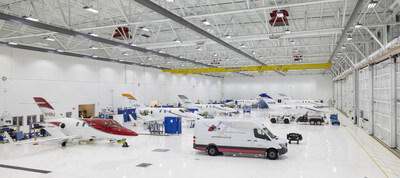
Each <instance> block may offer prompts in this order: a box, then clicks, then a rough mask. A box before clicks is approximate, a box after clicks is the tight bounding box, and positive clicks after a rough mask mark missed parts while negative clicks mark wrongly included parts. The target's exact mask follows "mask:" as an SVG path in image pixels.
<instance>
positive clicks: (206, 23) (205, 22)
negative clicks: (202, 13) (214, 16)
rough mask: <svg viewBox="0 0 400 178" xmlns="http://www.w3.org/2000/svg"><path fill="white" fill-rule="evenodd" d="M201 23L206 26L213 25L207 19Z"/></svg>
mask: <svg viewBox="0 0 400 178" xmlns="http://www.w3.org/2000/svg"><path fill="white" fill-rule="evenodd" d="M201 23H203V24H204V25H207V26H208V25H211V23H210V22H209V21H207V19H204V20H202V21H201Z"/></svg>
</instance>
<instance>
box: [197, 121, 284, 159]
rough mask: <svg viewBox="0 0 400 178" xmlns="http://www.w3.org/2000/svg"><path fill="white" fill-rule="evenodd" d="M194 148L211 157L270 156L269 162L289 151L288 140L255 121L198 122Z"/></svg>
mask: <svg viewBox="0 0 400 178" xmlns="http://www.w3.org/2000/svg"><path fill="white" fill-rule="evenodd" d="M193 148H194V149H196V150H202V151H206V152H207V153H208V154H209V155H211V156H215V155H219V154H222V153H223V152H230V153H248V154H266V155H267V158H268V159H277V158H278V157H279V155H283V154H285V153H287V151H288V149H287V142H286V141H285V140H282V139H279V138H278V137H277V136H275V135H274V134H272V133H271V132H270V131H269V130H268V128H267V127H265V126H264V125H263V124H262V123H261V122H258V121H253V120H217V119H202V120H197V121H196V123H195V131H194V136H193Z"/></svg>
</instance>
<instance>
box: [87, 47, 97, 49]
mask: <svg viewBox="0 0 400 178" xmlns="http://www.w3.org/2000/svg"><path fill="white" fill-rule="evenodd" d="M89 48H90V49H97V47H96V46H90V47H89Z"/></svg>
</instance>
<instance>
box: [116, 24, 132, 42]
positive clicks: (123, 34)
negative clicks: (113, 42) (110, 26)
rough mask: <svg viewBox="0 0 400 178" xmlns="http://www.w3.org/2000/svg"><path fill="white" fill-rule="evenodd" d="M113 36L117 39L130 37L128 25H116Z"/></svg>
mask: <svg viewBox="0 0 400 178" xmlns="http://www.w3.org/2000/svg"><path fill="white" fill-rule="evenodd" d="M113 38H115V39H119V40H124V39H132V35H130V34H129V28H128V27H118V28H117V29H115V33H114V35H113Z"/></svg>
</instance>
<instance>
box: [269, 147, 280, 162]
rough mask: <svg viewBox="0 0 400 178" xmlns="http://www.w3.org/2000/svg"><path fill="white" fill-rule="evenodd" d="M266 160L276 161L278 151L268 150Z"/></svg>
mask: <svg viewBox="0 0 400 178" xmlns="http://www.w3.org/2000/svg"><path fill="white" fill-rule="evenodd" d="M267 158H268V159H271V160H275V159H278V151H276V150H275V149H270V150H268V151H267Z"/></svg>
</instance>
